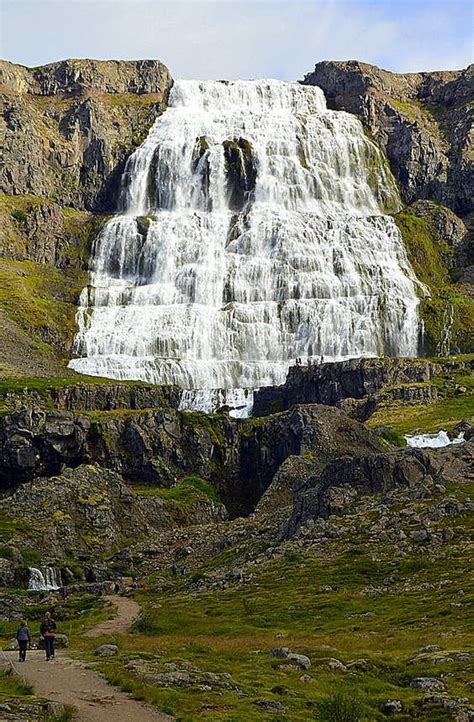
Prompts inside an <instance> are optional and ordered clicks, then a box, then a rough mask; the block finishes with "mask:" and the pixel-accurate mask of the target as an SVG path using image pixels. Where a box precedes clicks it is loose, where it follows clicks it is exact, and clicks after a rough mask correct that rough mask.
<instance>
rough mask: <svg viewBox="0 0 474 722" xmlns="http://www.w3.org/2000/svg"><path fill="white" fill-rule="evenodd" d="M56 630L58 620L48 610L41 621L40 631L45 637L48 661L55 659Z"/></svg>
mask: <svg viewBox="0 0 474 722" xmlns="http://www.w3.org/2000/svg"><path fill="white" fill-rule="evenodd" d="M55 631H56V622H55V621H54V619H53V618H52V616H51V613H50V612H46V614H45V617H44V619H43V621H42V622H41V627H40V632H41V634H42V636H43V637H44V649H45V652H46V661H47V662H49V660H50V659H54V633H55Z"/></svg>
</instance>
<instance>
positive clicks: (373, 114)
mask: <svg viewBox="0 0 474 722" xmlns="http://www.w3.org/2000/svg"><path fill="white" fill-rule="evenodd" d="M473 72H474V66H473V65H470V66H469V67H468V68H466V69H465V70H459V71H446V72H430V73H405V74H399V73H391V72H388V71H386V70H381V69H380V68H377V67H376V66H374V65H368V64H367V63H361V62H358V61H355V60H353V61H325V62H321V63H317V64H316V66H315V68H314V71H313V72H311V73H308V74H307V75H306V76H305V78H304V81H303V82H304V83H307V84H310V85H319V86H320V87H321V88H322V89H323V90H324V92H325V94H326V98H327V100H328V104H329V106H330V107H331V108H334V109H337V110H347V111H349V112H350V113H355V114H357V115H358V116H359V117H360V119H361V120H362V123H363V124H364V126H365V127H366V128H367V130H368V132H370V134H371V135H372V137H373V138H374V140H376V142H377V143H378V144H379V145H380V146H381V147H382V148H384V150H385V151H386V153H387V156H388V159H389V161H390V164H391V167H392V170H393V172H394V174H395V177H396V178H397V180H398V182H399V183H400V187H401V189H402V192H403V195H404V198H405V201H406V202H407V203H412V202H414V201H415V200H418V199H422V198H425V199H434V200H437V201H439V202H440V203H442V204H443V205H446V206H448V207H449V208H452V209H453V210H454V211H455V212H456V213H459V214H466V213H469V212H470V211H472V210H474V204H473V199H474V185H473V178H474V174H473V136H472V124H473V117H474V116H473V113H474V111H473V107H472V101H473V96H474V91H473V88H474V84H473Z"/></svg>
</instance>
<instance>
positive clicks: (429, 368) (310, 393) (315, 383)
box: [254, 358, 472, 419]
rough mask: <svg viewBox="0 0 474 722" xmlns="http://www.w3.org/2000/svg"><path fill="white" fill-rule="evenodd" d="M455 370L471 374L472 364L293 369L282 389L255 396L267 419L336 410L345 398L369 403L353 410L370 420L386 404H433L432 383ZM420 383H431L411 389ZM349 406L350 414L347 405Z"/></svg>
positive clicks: (389, 362) (375, 362)
mask: <svg viewBox="0 0 474 722" xmlns="http://www.w3.org/2000/svg"><path fill="white" fill-rule="evenodd" d="M456 367H459V368H460V369H464V368H465V369H466V372H469V371H470V369H471V368H472V361H462V360H460V361H459V362H454V363H449V364H441V363H434V362H432V361H429V360H427V359H426V360H425V359H395V358H393V359H389V358H384V359H378V358H367V359H350V360H348V361H338V362H336V363H323V364H320V365H311V366H292V367H291V368H290V369H289V371H288V376H287V378H286V381H285V383H284V384H283V385H282V386H267V387H264V388H261V389H259V390H258V391H257V392H256V393H255V402H254V415H255V416H265V415H267V414H270V413H275V412H276V411H282V410H284V409H288V408H290V407H291V406H292V405H294V404H329V405H332V406H336V405H338V404H341V402H343V401H344V400H345V399H357V400H360V399H364V400H365V401H364V403H363V404H355V405H354V407H353V409H352V410H353V411H354V412H355V415H356V416H357V418H359V419H366V418H368V417H369V416H370V414H371V413H373V411H374V410H375V409H376V407H377V403H379V402H381V401H384V402H386V401H387V400H389V399H392V400H396V399H401V400H403V401H405V402H409V401H422V402H423V401H424V400H426V401H427V402H428V403H429V402H431V401H433V399H434V398H435V397H436V389H435V388H433V387H432V386H430V385H429V382H430V381H431V380H432V379H434V378H436V376H438V375H440V374H441V373H443V372H447V371H453V370H454V369H455V368H456ZM420 383H424V384H426V385H425V386H424V387H416V386H413V387H410V384H420ZM382 391H384V393H383V394H381V395H379V393H380V392H382ZM420 392H422V393H420ZM345 408H346V409H347V410H349V407H348V406H347V405H345Z"/></svg>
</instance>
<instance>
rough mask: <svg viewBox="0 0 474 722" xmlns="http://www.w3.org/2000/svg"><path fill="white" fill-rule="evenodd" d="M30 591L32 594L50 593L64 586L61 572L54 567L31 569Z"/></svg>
mask: <svg viewBox="0 0 474 722" xmlns="http://www.w3.org/2000/svg"><path fill="white" fill-rule="evenodd" d="M29 572H30V579H29V582H28V589H29V591H32V592H50V591H55V590H56V589H59V587H61V586H62V581H61V572H60V571H59V570H56V569H54V567H42V568H41V569H37V568H36V567H29Z"/></svg>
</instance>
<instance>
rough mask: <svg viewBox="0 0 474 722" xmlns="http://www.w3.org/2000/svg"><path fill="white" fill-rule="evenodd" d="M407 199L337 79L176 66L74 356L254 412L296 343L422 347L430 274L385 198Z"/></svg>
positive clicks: (302, 350)
mask: <svg viewBox="0 0 474 722" xmlns="http://www.w3.org/2000/svg"><path fill="white" fill-rule="evenodd" d="M398 203H399V202H398V195H397V191H396V187H395V184H394V181H393V178H392V176H391V174H390V171H389V170H388V169H387V167H386V165H385V163H384V160H383V157H382V155H381V154H380V152H379V150H378V149H377V147H376V146H375V144H374V143H372V141H371V140H370V139H369V138H368V137H366V135H365V134H364V131H363V128H362V125H361V123H360V121H359V120H358V119H357V118H356V117H354V116H352V115H350V114H348V113H344V112H341V111H331V110H328V109H327V108H326V102H325V98H324V94H323V92H322V90H321V89H320V88H317V87H312V86H302V85H299V84H297V83H286V82H280V81H274V80H259V81H231V82H230V81H229V82H228V81H222V82H218V81H206V82H199V81H177V82H176V83H175V84H174V86H173V89H172V92H171V97H170V104H169V108H168V109H167V110H166V112H165V113H163V115H162V116H160V117H159V118H158V119H157V120H156V122H155V124H154V125H153V127H152V128H151V130H150V132H149V135H148V137H147V139H146V140H145V142H144V143H143V144H142V145H141V146H140V147H139V148H138V149H137V150H136V151H135V152H134V153H133V154H132V155H131V156H130V158H129V159H128V162H127V164H126V168H125V171H124V174H123V178H122V185H121V191H120V198H119V207H120V208H121V212H120V213H119V214H118V215H116V216H115V217H114V218H112V219H111V220H110V221H109V222H108V223H107V224H106V225H105V227H104V228H103V230H102V232H101V233H100V234H99V236H98V237H97V239H96V241H95V244H94V247H93V253H92V261H91V278H90V283H89V285H88V286H87V287H86V288H84V290H83V291H82V294H81V297H80V302H79V310H78V314H77V323H78V326H79V330H78V333H77V336H76V341H75V354H76V356H77V357H76V358H74V359H73V360H72V361H71V362H70V366H71V367H72V368H73V369H75V370H76V371H78V372H81V373H86V374H92V375H97V376H105V377H109V378H116V379H137V380H143V381H148V382H152V383H157V384H178V385H179V386H181V387H182V388H183V389H185V390H187V391H186V393H185V394H183V401H182V405H183V406H184V407H186V406H187V407H194V408H196V407H197V408H203V409H206V410H211V409H212V408H216V407H217V406H218V405H219V404H222V403H229V404H230V405H232V406H240V407H242V408H241V413H242V414H245V409H246V408H248V407H249V405H251V394H252V389H255V388H258V387H260V386H265V385H270V384H280V383H283V381H284V379H285V376H286V373H287V370H288V367H289V366H290V365H291V364H293V363H295V361H296V359H301V360H303V361H304V360H307V359H312V360H319V359H320V358H321V357H324V359H325V360H326V361H330V360H340V359H344V358H350V357H357V356H378V355H382V354H389V355H398V356H415V355H416V354H417V337H418V298H417V281H416V278H415V277H414V274H413V271H412V269H411V267H410V265H409V262H408V260H407V256H406V253H405V249H404V245H403V241H402V238H401V236H400V233H399V231H398V229H397V227H396V225H395V223H394V221H393V219H392V218H391V217H390V216H387V215H384V213H383V211H382V210H381V208H389V207H390V208H396V207H397V204H398ZM236 413H239V412H236Z"/></svg>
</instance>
